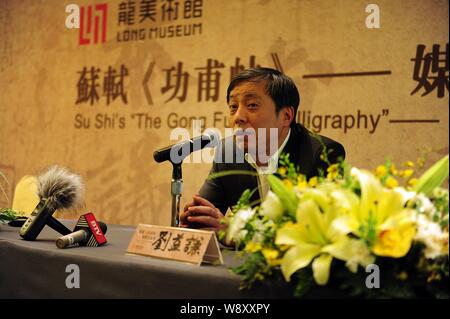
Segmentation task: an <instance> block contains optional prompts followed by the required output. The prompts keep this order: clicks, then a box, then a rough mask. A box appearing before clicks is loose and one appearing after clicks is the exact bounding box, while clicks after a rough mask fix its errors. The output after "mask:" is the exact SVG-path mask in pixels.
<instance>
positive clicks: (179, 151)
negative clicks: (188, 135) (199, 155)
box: [153, 132, 220, 164]
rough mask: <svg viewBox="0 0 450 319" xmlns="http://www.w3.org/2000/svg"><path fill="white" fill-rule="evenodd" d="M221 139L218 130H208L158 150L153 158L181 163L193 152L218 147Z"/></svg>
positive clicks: (157, 160) (159, 160)
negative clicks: (205, 132)
mask: <svg viewBox="0 0 450 319" xmlns="http://www.w3.org/2000/svg"><path fill="white" fill-rule="evenodd" d="M219 139H220V138H219V135H218V134H217V133H216V132H208V133H207V134H203V135H201V136H197V137H194V138H193V139H190V140H187V141H182V142H179V143H176V144H173V145H170V146H167V147H164V148H161V149H159V150H156V151H155V152H154V153H153V158H154V159H155V161H156V162H158V163H161V162H164V161H170V162H172V163H174V164H179V163H181V162H182V161H183V160H184V159H185V158H186V157H188V156H189V154H191V153H192V152H195V151H199V150H201V149H203V148H205V147H216V146H217V145H219Z"/></svg>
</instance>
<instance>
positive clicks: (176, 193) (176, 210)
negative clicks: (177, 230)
mask: <svg viewBox="0 0 450 319" xmlns="http://www.w3.org/2000/svg"><path fill="white" fill-rule="evenodd" d="M171 163H172V166H173V170H172V183H171V194H172V220H171V226H172V227H178V224H179V222H180V221H179V216H180V215H179V214H180V201H181V192H182V191H183V179H182V174H181V163H182V161H181V162H180V163H178V164H175V163H173V162H171Z"/></svg>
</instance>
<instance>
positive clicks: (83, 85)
mask: <svg viewBox="0 0 450 319" xmlns="http://www.w3.org/2000/svg"><path fill="white" fill-rule="evenodd" d="M256 66H259V65H257V64H256V60H255V56H253V55H252V56H250V60H249V63H248V64H247V65H244V64H242V63H241V58H239V57H237V58H236V59H235V61H234V63H233V65H231V66H230V67H229V69H228V71H227V68H226V67H225V64H224V63H222V62H219V61H218V60H216V59H207V60H206V65H205V66H201V67H196V68H194V69H193V70H194V71H195V73H196V77H197V79H198V80H197V83H196V84H197V92H195V93H196V97H197V102H206V101H212V102H216V101H218V100H219V98H220V97H221V94H222V92H221V91H220V87H221V86H220V81H221V78H222V75H223V74H224V73H225V74H227V73H228V74H229V78H230V80H231V78H232V77H233V76H234V75H236V74H237V73H238V72H241V71H243V70H244V69H245V68H246V67H256ZM162 70H163V72H164V78H165V83H164V84H163V85H161V88H160V92H161V94H162V95H163V96H164V98H165V101H164V102H165V103H168V102H170V101H172V100H174V99H177V100H178V101H179V102H180V103H183V102H184V101H186V98H187V95H188V86H189V81H191V74H192V72H191V71H187V70H186V69H185V66H184V63H183V62H178V63H177V64H176V65H174V66H171V67H168V68H163V69H162ZM78 73H79V74H80V76H79V79H78V82H77V98H76V101H75V104H81V103H86V104H90V105H93V104H94V103H96V102H98V101H99V100H100V97H101V96H104V97H105V99H106V105H109V104H110V103H112V102H114V101H115V100H116V98H118V97H120V100H121V102H122V103H123V104H127V103H128V99H127V92H126V91H125V88H124V80H125V78H126V77H128V76H129V75H130V74H129V71H128V69H127V67H126V66H125V65H123V64H122V65H121V66H120V69H119V70H116V69H114V68H113V67H111V66H109V67H108V69H107V70H106V71H105V72H104V73H103V78H101V75H102V74H101V70H100V68H98V67H95V66H91V67H86V66H85V67H83V69H82V70H81V71H79V72H78ZM100 84H102V85H100Z"/></svg>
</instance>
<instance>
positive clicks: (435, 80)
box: [411, 43, 449, 98]
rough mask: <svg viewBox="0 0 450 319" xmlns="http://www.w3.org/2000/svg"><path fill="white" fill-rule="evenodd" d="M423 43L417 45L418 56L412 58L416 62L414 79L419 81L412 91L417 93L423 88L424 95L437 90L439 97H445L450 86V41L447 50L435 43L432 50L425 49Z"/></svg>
mask: <svg viewBox="0 0 450 319" xmlns="http://www.w3.org/2000/svg"><path fill="white" fill-rule="evenodd" d="M425 49H426V47H425V45H423V44H419V45H418V46H417V51H416V57H415V58H413V59H411V61H413V62H414V72H413V80H414V81H416V82H418V84H417V86H416V88H415V89H414V90H413V91H412V92H411V95H413V94H415V93H416V92H418V91H419V90H421V89H423V91H425V92H423V94H422V96H425V95H428V94H430V93H431V92H433V91H434V90H437V97H438V98H443V97H444V95H445V89H446V88H447V92H448V86H449V70H448V64H449V51H448V43H447V45H446V46H445V51H442V50H441V48H440V45H439V44H433V47H432V49H431V52H426V51H425Z"/></svg>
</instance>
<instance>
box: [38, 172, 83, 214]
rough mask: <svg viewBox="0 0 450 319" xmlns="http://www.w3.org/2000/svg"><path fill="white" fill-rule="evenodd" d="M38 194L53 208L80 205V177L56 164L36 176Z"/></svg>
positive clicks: (81, 197)
mask: <svg viewBox="0 0 450 319" xmlns="http://www.w3.org/2000/svg"><path fill="white" fill-rule="evenodd" d="M37 180H38V196H39V197H40V199H41V200H42V199H43V198H47V199H48V202H47V205H48V206H49V208H51V209H53V210H57V209H64V208H70V207H75V206H80V205H81V204H82V202H83V198H84V185H83V182H82V180H81V177H80V176H78V175H77V174H74V173H71V172H70V171H69V170H67V169H66V168H64V167H60V166H57V165H54V166H51V167H49V168H48V169H47V170H46V171H45V172H43V173H42V174H40V175H39V176H38V177H37Z"/></svg>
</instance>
